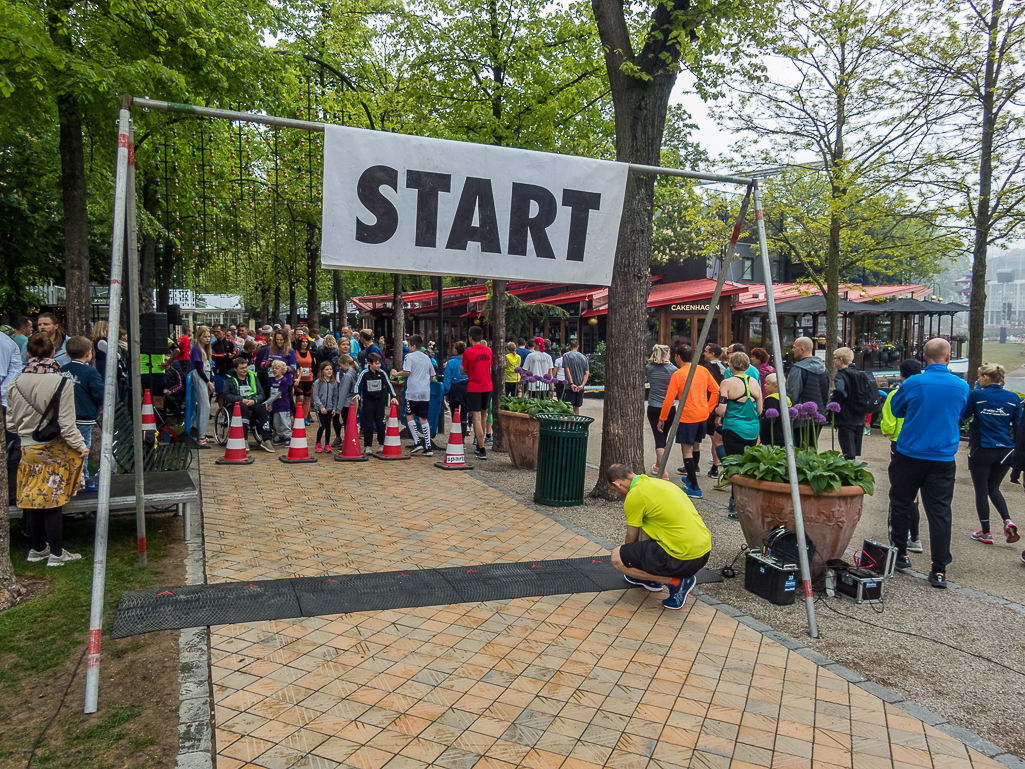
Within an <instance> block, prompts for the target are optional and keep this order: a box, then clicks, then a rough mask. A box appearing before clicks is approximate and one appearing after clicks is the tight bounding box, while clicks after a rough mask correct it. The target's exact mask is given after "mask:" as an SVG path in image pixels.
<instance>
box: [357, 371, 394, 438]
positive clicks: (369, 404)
mask: <svg viewBox="0 0 1025 769" xmlns="http://www.w3.org/2000/svg"><path fill="white" fill-rule="evenodd" d="M366 361H367V367H366V368H365V369H363V370H362V371H361V372H360V374H359V377H358V378H357V379H356V399H355V403H356V405H357V406H359V405H360V404H362V405H363V411H362V412H361V415H360V417H361V419H362V420H363V445H364V446H365V449H364V451H366V453H367V454H372V453H373V448H372V447H373V445H374V426H375V425H376V426H377V442H378V443H379V444H381V445H382V446H384V431H385V428H386V427H387V423H386V422H385V420H384V400H385V393H386V392H389V393H391V397H393V398H394V397H395V389H394V388H393V387H392V386H391V380H389V379H388V375H387V374H385V373H384V372H383V371H381V356H380V355H378V354H377V353H376V352H368V353H367V358H366Z"/></svg>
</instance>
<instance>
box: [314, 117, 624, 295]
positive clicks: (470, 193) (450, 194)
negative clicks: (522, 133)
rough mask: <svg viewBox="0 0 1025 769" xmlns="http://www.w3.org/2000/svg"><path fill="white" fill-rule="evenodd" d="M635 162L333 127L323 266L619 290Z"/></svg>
mask: <svg viewBox="0 0 1025 769" xmlns="http://www.w3.org/2000/svg"><path fill="white" fill-rule="evenodd" d="M627 172H628V166H627V164H626V163H613V162H609V161H605V160H592V159H590V158H580V157H573V156H570V155H555V154H551V153H547V152H534V151H531V150H519V149H511V148H509V147H494V146H490V145H485V144H469V143H464V142H454V141H445V140H442V139H425V138H423V137H419V136H405V135H402V134H394V133H383V132H377V131H368V130H365V129H360V128H345V127H342V126H327V127H326V129H325V141H324V220H323V227H324V229H323V243H322V246H321V252H322V257H321V259H322V264H323V266H324V267H326V268H333V269H345V270H372V271H374V272H405V273H413V274H417V275H466V276H472V277H480V278H498V279H507V280H544V281H548V282H552V283H582V284H586V285H602V286H607V285H609V284H610V283H611V282H612V268H613V263H614V261H615V254H616V241H617V239H618V236H619V220H620V216H621V215H622V212H623V196H624V195H625V192H626V175H627Z"/></svg>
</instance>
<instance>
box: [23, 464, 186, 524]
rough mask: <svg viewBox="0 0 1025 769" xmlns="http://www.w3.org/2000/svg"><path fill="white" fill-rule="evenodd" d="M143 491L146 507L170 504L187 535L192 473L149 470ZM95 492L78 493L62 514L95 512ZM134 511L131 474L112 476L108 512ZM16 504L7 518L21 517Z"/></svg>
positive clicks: (96, 494) (132, 478) (132, 476)
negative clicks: (180, 518) (181, 519)
mask: <svg viewBox="0 0 1025 769" xmlns="http://www.w3.org/2000/svg"><path fill="white" fill-rule="evenodd" d="M143 481H144V488H145V492H146V507H147V508H153V507H166V506H168V505H174V506H175V507H176V508H177V509H178V514H179V515H181V516H182V517H183V518H184V524H185V541H186V542H188V541H189V538H190V531H191V528H190V523H191V516H192V505H193V504H198V503H199V488H198V487H197V486H196V484H195V482H194V481H193V480H192V476H191V475H190V474H189V473H188V472H187V471H185V470H177V471H173V472H150V473H146V474H145V476H144V477H143ZM98 500H99V494H98V493H97V492H95V491H90V492H79V493H78V494H77V495H75V496H74V497H72V498H71V501H70V502H68V504H66V505H64V511H63V512H64V514H65V515H75V514H78V513H95V512H96V504H97V502H98ZM125 510H130V511H132V512H135V476H134V475H115V476H113V477H112V478H111V479H110V511H111V512H115V511H125ZM21 516H22V510H21V508H20V507H13V506H12V507H11V509H10V517H11V518H21Z"/></svg>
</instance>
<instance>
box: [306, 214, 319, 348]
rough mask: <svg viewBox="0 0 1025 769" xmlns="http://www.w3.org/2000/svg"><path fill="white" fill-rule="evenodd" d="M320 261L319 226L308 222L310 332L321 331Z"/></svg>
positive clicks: (307, 270)
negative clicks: (318, 279)
mask: <svg viewBox="0 0 1025 769" xmlns="http://www.w3.org/2000/svg"><path fill="white" fill-rule="evenodd" d="M319 263H320V249H319V248H317V228H316V226H315V225H313V224H312V223H309V222H307V224H306V322H307V323H308V324H309V326H310V333H312V332H314V331H320V292H319V291H318V290H317V274H318V269H317V268H318V267H319V266H320V265H319Z"/></svg>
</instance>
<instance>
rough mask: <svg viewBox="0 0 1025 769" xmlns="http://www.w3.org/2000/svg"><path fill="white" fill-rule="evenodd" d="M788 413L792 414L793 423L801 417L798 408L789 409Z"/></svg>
mask: <svg viewBox="0 0 1025 769" xmlns="http://www.w3.org/2000/svg"><path fill="white" fill-rule="evenodd" d="M787 413H788V414H790V420H791V421H793V420H795V419H798V418H799V417H800V416H801V412H800V411H799V410H798V408H797V406H791V407H790V408H788V409H787Z"/></svg>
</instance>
